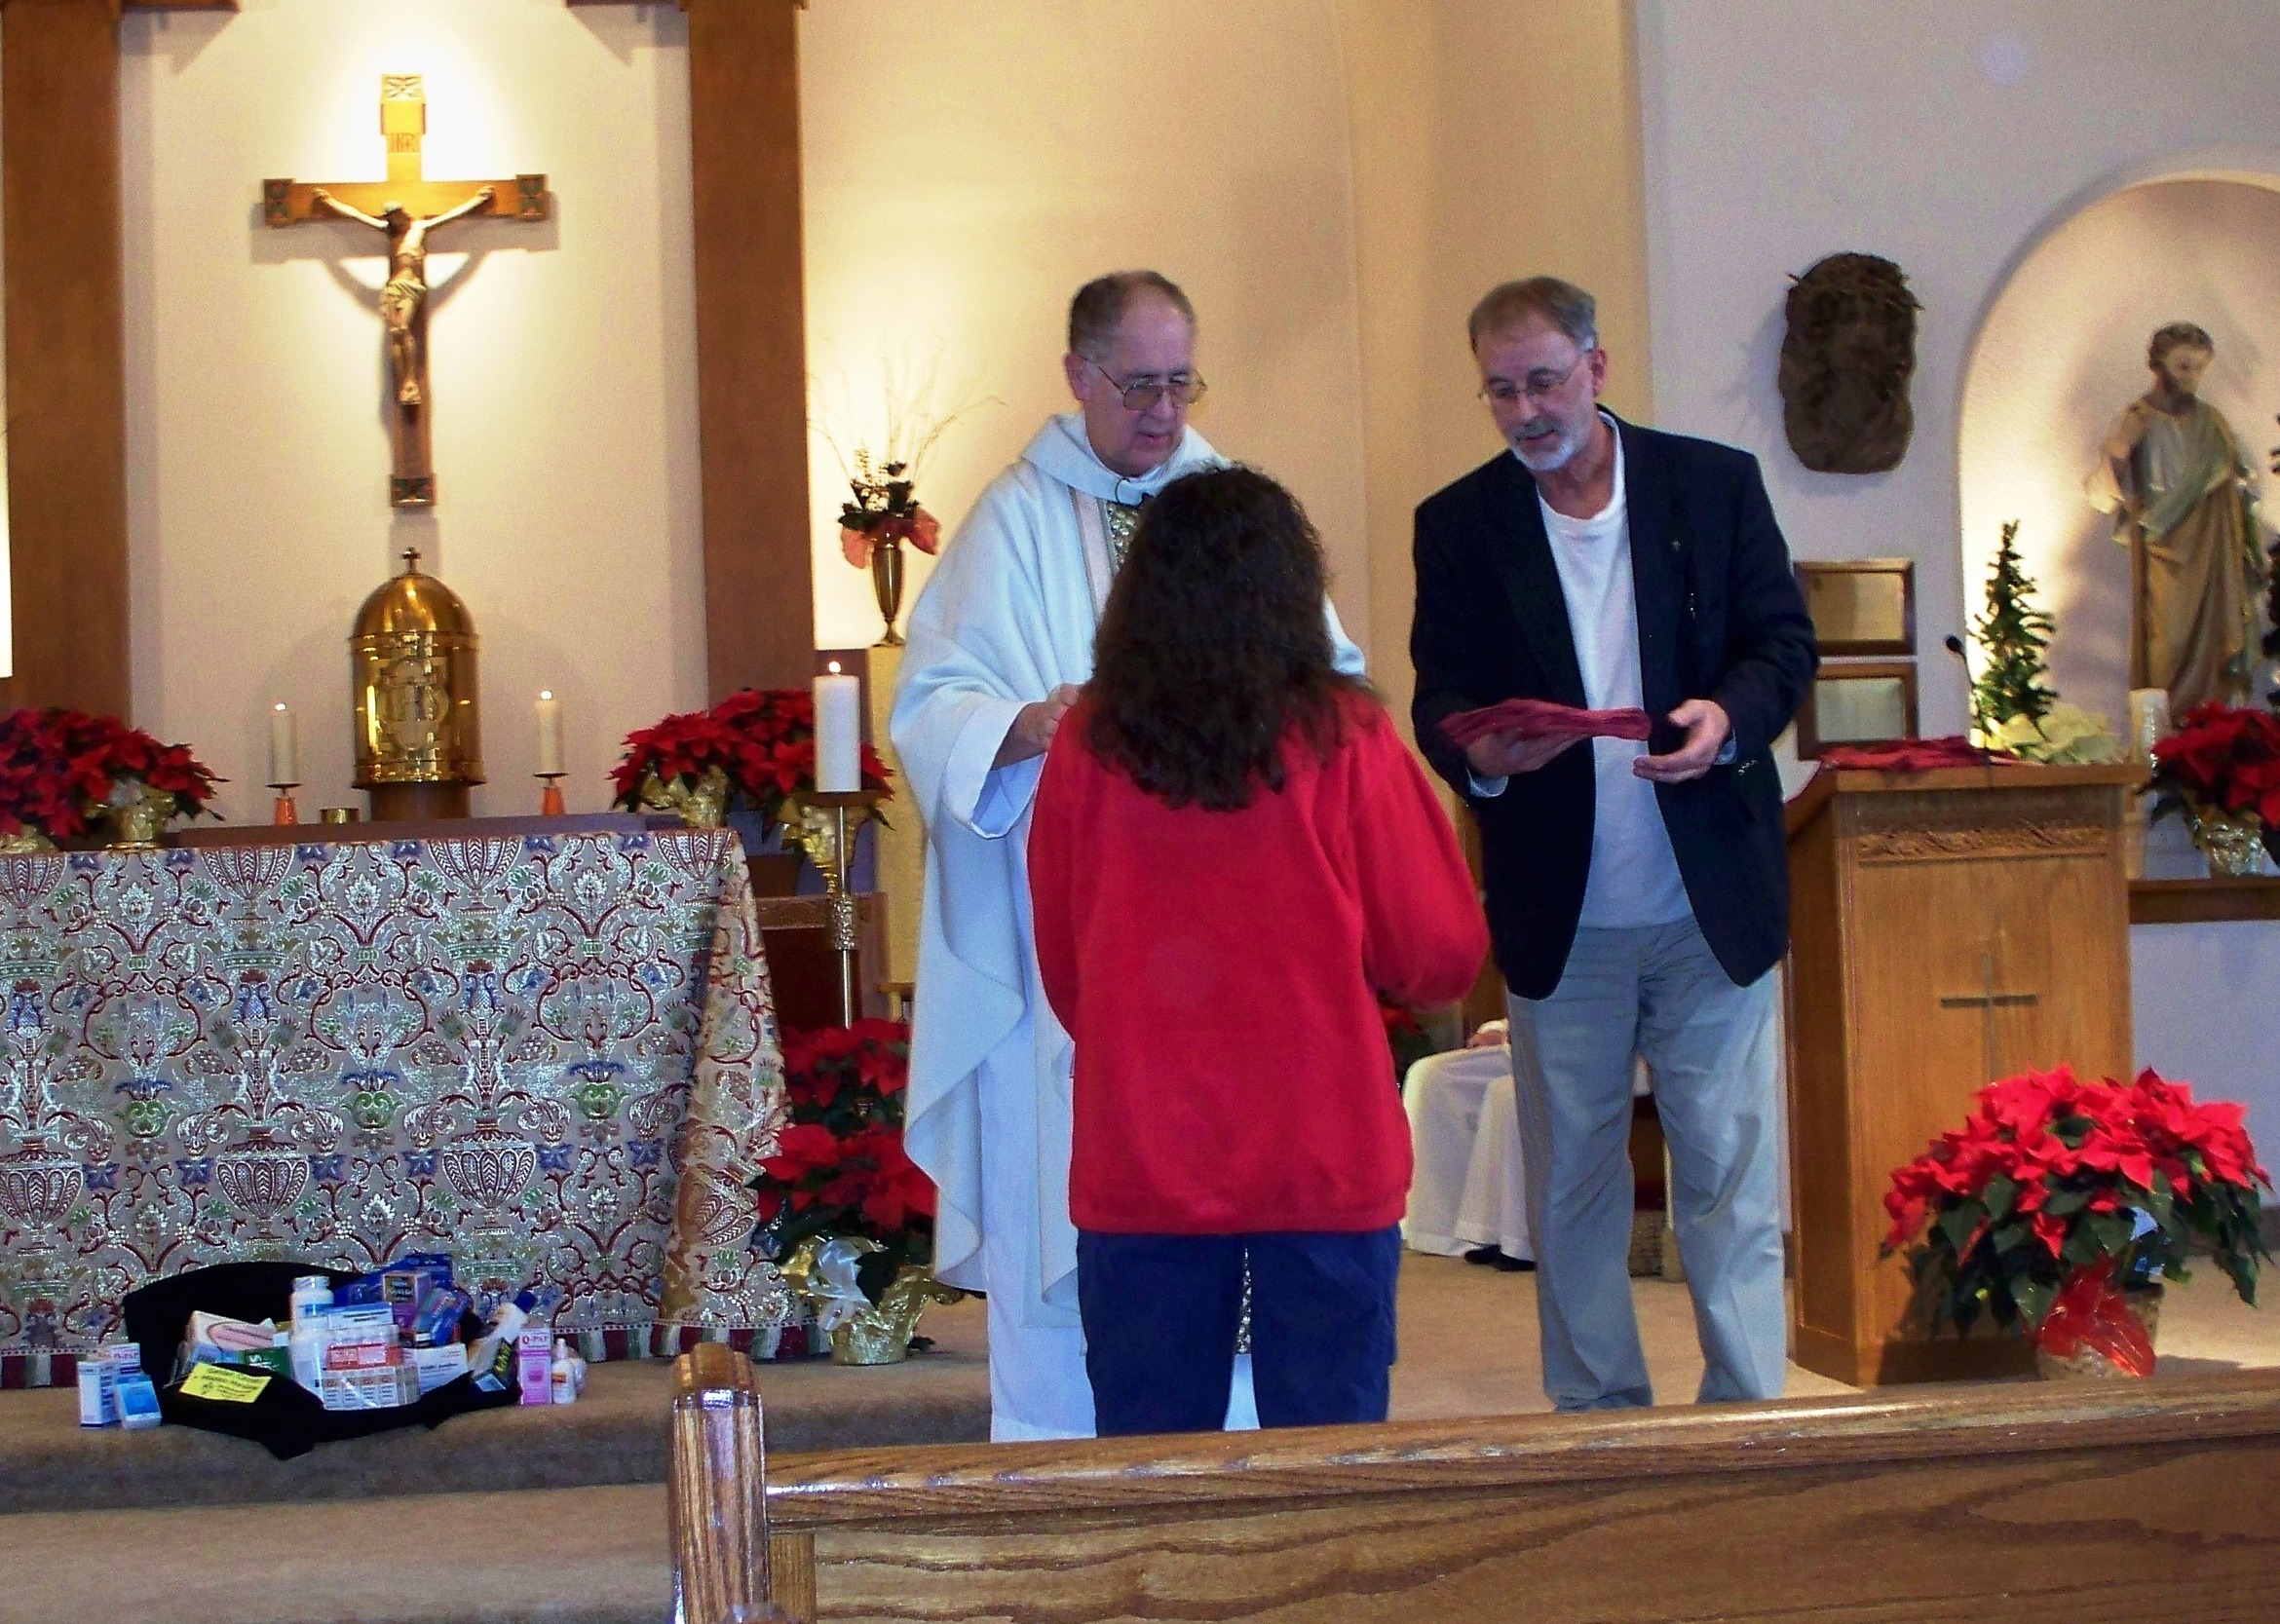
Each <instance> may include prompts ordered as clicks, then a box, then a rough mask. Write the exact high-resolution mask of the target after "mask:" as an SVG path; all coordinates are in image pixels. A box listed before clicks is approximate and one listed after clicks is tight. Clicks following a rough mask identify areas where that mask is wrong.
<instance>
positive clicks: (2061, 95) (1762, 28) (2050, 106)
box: [1637, 0, 2280, 733]
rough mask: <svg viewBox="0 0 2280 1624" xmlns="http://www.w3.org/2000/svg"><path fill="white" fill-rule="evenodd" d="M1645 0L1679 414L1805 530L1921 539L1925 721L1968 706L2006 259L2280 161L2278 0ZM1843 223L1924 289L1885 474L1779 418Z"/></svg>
mask: <svg viewBox="0 0 2280 1624" xmlns="http://www.w3.org/2000/svg"><path fill="white" fill-rule="evenodd" d="M1637 6H1638V19H1639V35H1640V74H1641V100H1642V106H1643V115H1644V120H1645V142H1646V148H1645V150H1646V176H1647V221H1648V242H1649V254H1650V270H1651V285H1652V289H1653V310H1654V397H1655V406H1656V412H1657V418H1658V421H1659V422H1660V423H1661V424H1662V425H1663V426H1664V427H1666V428H1672V429H1678V430H1682V431H1687V432H1691V433H1696V434H1710V435H1714V436H1716V437H1718V438H1722V439H1727V440H1730V441H1732V442H1734V443H1737V444H1740V445H1744V446H1747V447H1749V448H1750V449H1751V450H1753V451H1756V452H1757V453H1758V454H1759V455H1760V456H1761V457H1762V458H1763V459H1764V461H1765V465H1766V469H1767V478H1768V481H1769V483H1770V485H1771V487H1772V494H1773V501H1774V506H1775V509H1776V510H1777V511H1778V512H1779V513H1780V515H1781V518H1782V521H1783V524H1784V526H1785V527H1786V529H1787V530H1788V533H1789V536H1790V540H1791V544H1792V546H1793V548H1794V549H1795V550H1796V551H1797V552H1798V553H1799V554H1800V555H1802V556H1805V557H1823V558H1839V557H1848V556H1860V555H1868V554H1893V553H1905V554H1909V555H1912V556H1914V557H1916V558H1917V559H1918V561H1919V563H1918V583H1919V591H1920V592H1921V594H1922V601H1921V609H1922V613H1921V617H1920V621H1919V635H1920V637H1921V639H1922V648H1923V650H1924V654H1923V662H1924V672H1923V674H1924V678H1925V692H1924V700H1925V703H1924V724H1925V728H1926V731H1928V732H1941V733H1945V732H1956V731H1959V730H1960V728H1961V727H1962V725H1963V720H1964V699H1963V695H1964V685H1963V682H1962V679H1961V676H1960V673H1959V672H1958V671H1957V670H1955V669H1954V668H1953V665H1954V662H1953V661H1949V660H1947V658H1946V657H1945V656H1944V655H1942V654H1941V653H1940V650H1939V643H1940V639H1941V638H1942V637H1943V636H1945V635H1946V634H1948V633H1949V632H1951V631H1957V630H1959V629H1960V627H1961V624H1962V616H1963V609H1964V584H1963V581H1962V578H1961V574H1960V570H1959V557H1958V548H1959V531H1958V525H1959V515H1960V496H1959V489H1958V482H1957V433H1958V418H1959V410H1960V397H1961V389H1962V378H1963V369H1964V363H1965V358H1966V357H1967V355H1968V353H1969V350H1970V347H1971V344H1972V341H1973V336H1974V334H1975V333H1976V331H1977V329H1978V326H1979V323H1980V321H1981V319H1982V317H1983V316H1984V315H1985V313H1986V312H1987V310H1988V308H1989V306H1990V304H1991V303H1992V301H1993V300H1994V298H1995V293H1996V290H1997V288H1998V287H1999V286H2000V285H2001V283H2002V282H2003V281H2004V279H2005V277H2006V276H2007V274H2008V271H2009V269H2010V268H2011V267H2012V266H2013V265H2015V264H2016V263H2018V261H2019V260H2020V259H2021V257H2022V256H2023V255H2024V254H2025V253H2026V251H2027V250H2028V248H2029V247H2030V246H2031V245H2032V244H2033V241H2034V240H2036V239H2037V238H2038V236H2039V235H2041V234H2042V233H2043V232H2045V231H2047V230H2048V229H2049V228H2050V227H2052V226H2054V225H2056V224H2057V223H2058V222H2059V221H2061V220H2063V219H2065V218H2066V217H2068V216H2069V215H2071V214H2072V213H2073V212H2074V211H2075V210H2076V208H2079V206H2080V205H2081V204H2082V203H2084V202H2086V201H2088V200H2089V199H2091V198H2094V197H2096V196H2099V195H2102V194H2104V193H2106V192H2109V191H2112V190H2114V189H2116V188H2117V187H2118V186H2119V185H2121V184H2123V183H2125V182H2127V181H2130V180H2136V179H2147V178H2151V177H2153V176H2154V175H2156V174H2161V173H2178V172H2207V171H2210V170H2217V171H2225V170H2237V169H2242V168H2249V169H2262V170H2267V171H2268V172H2280V170H2275V169H2274V168H2273V166H2272V165H2271V164H2270V163H2269V162H2268V161H2266V160H2267V156H2268V153H2269V151H2270V150H2272V149H2280V95H2275V94H2274V92H2273V64H2274V62H2276V61H2280V6H2275V5H2273V4H2271V3H2270V0H2194V3H2193V4H2191V5H2189V6H2185V5H2170V6H2160V5H2147V4H2143V3H2141V0H2128V3H2124V0H2096V3H2089V0H2064V3H2061V0H1637ZM2258 149H2263V150H2262V152H2261V153H2260V152H2259V150H2258ZM1841 249H1860V250H1864V251H1868V252H1873V253H1881V254H1884V255H1887V256H1889V257H1891V258H1893V259H1896V260H1898V261H1899V263H1900V264H1901V266H1902V267H1903V268H1904V269H1906V270H1907V271H1908V273H1909V275H1910V277H1911V280H1912V282H1913V284H1914V286H1915V288H1916V292H1917V295H1918V297H1919V298H1920V299H1921V300H1922V301H1923V303H1924V306H1925V309H1924V312H1923V316H1922V322H1921V335H1920V340H1919V357H1920V364H1919V371H1918V374H1917V381H1916V388H1915V402H1916V413H1917V433H1916V442H1915V445H1914V447H1913V449H1912V450H1911V451H1910V453H1909V456H1908V460H1907V461H1906V462H1905V463H1904V464H1903V465H1902V466H1901V467H1900V468H1899V469H1897V470H1896V471H1894V472H1891V473H1887V474H1881V475H1874V476H1868V477H1857V476H1845V475H1840V474H1816V473H1811V472H1806V471H1805V469H1804V468H1803V467H1802V466H1801V465H1800V464H1799V463H1798V462H1797V460H1796V458H1795V457H1794V456H1793V455H1792V454H1791V453H1790V451H1789V450H1788V447H1787V443H1786V441H1785V440H1784V439H1783V436H1782V432H1781V408H1780V399H1779V397H1778V395H1777V393H1776V391H1775V389H1774V381H1773V380H1774V364H1775V357H1776V354H1777V352H1778V350H1779V347H1780V341H1781V332H1782V316H1781V309H1782V299H1783V296H1784V294H1785V293H1786V291H1787V288H1788V279H1789V278H1790V277H1791V276H1793V275H1795V274H1797V273H1799V272H1802V271H1804V270H1805V267H1806V266H1808V265H1809V264H1811V263H1812V262H1813V261H1814V260H1815V259H1818V258H1819V257H1821V256H1822V255H1824V254H1827V253H1832V252H1836V251H1838V250H1841ZM2144 337H2145V334H2144V333H2134V334H2133V333H2124V334H2119V335H2117V336H2116V340H2115V343H2116V346H2117V348H2126V347H2127V346H2128V345H2130V344H2138V343H2142V342H2143V340H2144ZM1977 587H1978V584H1977V583H1976V582H1974V583H1972V585H1971V589H1972V591H1973V593H1974V595H1976V592H1977Z"/></svg>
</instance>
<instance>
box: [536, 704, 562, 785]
mask: <svg viewBox="0 0 2280 1624" xmlns="http://www.w3.org/2000/svg"><path fill="white" fill-rule="evenodd" d="M538 733H539V745H538V770H539V774H540V775H541V776H542V777H543V776H545V775H546V774H550V773H560V772H561V771H562V701H561V700H560V699H555V698H554V691H553V690H552V689H551V688H549V689H546V690H543V691H542V692H541V693H540V695H539V697H538Z"/></svg>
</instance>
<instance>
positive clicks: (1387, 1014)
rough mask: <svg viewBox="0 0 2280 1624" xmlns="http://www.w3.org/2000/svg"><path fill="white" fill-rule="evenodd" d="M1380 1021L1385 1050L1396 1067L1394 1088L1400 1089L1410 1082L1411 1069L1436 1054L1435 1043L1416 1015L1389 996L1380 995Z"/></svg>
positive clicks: (1414, 1011)
mask: <svg viewBox="0 0 2280 1624" xmlns="http://www.w3.org/2000/svg"><path fill="white" fill-rule="evenodd" d="M1378 1019H1379V1020H1380V1021H1381V1022H1383V1023H1384V1024H1385V1028H1386V1049H1387V1054H1388V1055H1389V1056H1390V1057H1391V1059H1392V1063H1393V1086H1394V1087H1396V1088H1398V1087H1400V1086H1401V1085H1402V1083H1403V1082H1404V1081H1406V1080H1407V1078H1408V1076H1409V1069H1410V1067H1412V1066H1414V1065H1416V1064H1417V1063H1418V1062H1419V1061H1421V1060H1423V1059H1424V1058H1425V1056H1426V1055H1428V1054H1430V1053H1432V1052H1433V1040H1432V1039H1431V1038H1430V1037H1428V1036H1427V1035H1426V1033H1425V1024H1424V1023H1423V1022H1421V1021H1420V1020H1419V1019H1418V1018H1417V1011H1416V1010H1414V1009H1412V1008H1410V1007H1409V1005H1408V1004H1406V1003H1403V1002H1402V1001H1400V1000H1399V999H1397V998H1395V997H1393V996H1392V995H1391V994H1390V993H1385V992H1381V993H1380V994H1379V995H1378Z"/></svg>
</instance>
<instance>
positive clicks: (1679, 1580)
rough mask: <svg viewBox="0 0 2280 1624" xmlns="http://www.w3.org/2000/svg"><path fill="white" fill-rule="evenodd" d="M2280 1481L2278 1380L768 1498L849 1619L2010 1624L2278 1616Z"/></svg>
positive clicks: (1293, 1439) (1350, 1439)
mask: <svg viewBox="0 0 2280 1624" xmlns="http://www.w3.org/2000/svg"><path fill="white" fill-rule="evenodd" d="M723 1356H725V1350H723ZM700 1384H701V1383H700ZM679 1443H680V1441H679V1440H676V1450H678V1448H679ZM692 1469H694V1468H693V1467H692ZM682 1474H683V1466H682V1464H681V1462H679V1461H678V1460H676V1465H675V1481H676V1483H678V1482H680V1481H681V1480H682ZM2276 1492H2280V1373H2261V1372H2260V1373H2244V1374H2240V1375H2235V1376H2223V1377H2213V1378H2204V1379H2195V1380H2189V1381H2177V1382H2163V1383H2160V1384H2158V1385H2151V1384H2134V1383H2133V1384H2126V1385H2111V1384H2105V1383H2096V1382H2083V1383H2078V1384H2072V1383H2063V1384H2051V1385H2042V1384H2033V1383H2018V1384H2004V1385H1989V1386H1979V1387H1964V1388H1942V1389H1929V1390H1913V1391H1909V1392H1906V1393H1905V1394H1904V1395H1901V1396H1882V1395H1877V1396H1867V1397H1861V1398H1857V1399H1843V1400H1816V1401H1809V1402H1805V1401H1801V1402H1784V1403H1777V1404H1766V1405H1748V1406H1738V1405H1737V1406H1710V1407H1702V1408H1699V1409H1695V1408H1686V1409H1670V1410H1658V1411H1653V1412H1629V1413H1601V1414H1596V1415H1589V1416H1495V1417H1487V1418H1483V1419H1480V1420H1467V1421H1436V1422H1418V1423H1394V1424H1388V1425H1385V1426H1370V1427H1349V1428H1324V1429H1320V1430H1313V1431H1299V1432H1283V1433H1267V1434H1260V1433H1251V1434H1230V1435H1225V1436H1221V1435H1201V1436H1196V1437H1180V1438H1154V1439H1137V1440H1102V1441H1090V1440H1088V1441H1083V1442H1078V1443H1066V1444H1021V1445H1010V1444H1007V1445H972V1446H961V1447H953V1448H937V1449H914V1450H880V1451H869V1452H842V1453H829V1454H808V1455H794V1456H781V1457H779V1459H778V1460H777V1462H776V1471H775V1474H774V1477H773V1479H772V1480H771V1481H770V1483H769V1485H768V1489H767V1493H766V1497H765V1503H766V1506H767V1509H768V1514H769V1519H770V1526H771V1537H770V1541H769V1548H770V1549H772V1550H773V1552H774V1566H775V1578H776V1591H775V1594H776V1599H777V1601H778V1602H779V1604H781V1605H783V1607H784V1608H785V1610H786V1611H788V1612H789V1613H790V1614H792V1615H793V1616H794V1617H797V1618H800V1619H827V1620H831V1621H833V1624H837V1621H840V1620H854V1619H877V1620H909V1621H917V1620H928V1621H936V1620H947V1619H998V1618H1005V1619H1019V1620H1022V1621H1023V1624H1090V1621H1092V1620H1106V1619H1180V1620H1195V1619H1211V1620H1215V1621H1226V1620H1246V1619H1254V1618H1258V1619H1264V1618H1268V1617H1270V1616H1272V1617H1273V1618H1274V1619H1276V1620H1277V1621H1278V1624H1280V1621H1309V1624H1311V1621H1313V1620H1321V1621H1324V1624H1328V1621H1330V1620H1339V1621H1342V1624H1343V1621H1347V1620H1355V1619H1361V1620H1377V1619H1383V1620H1386V1621H1387V1624H1393V1621H1396V1620H1398V1621H1401V1624H1410V1621H1413V1620H1415V1619H1417V1618H1419V1617H1427V1618H1430V1619H1432V1620H1433V1621H1434V1624H1469V1621H1471V1620H1482V1621H1486V1620H1492V1619H1493V1620H1498V1621H1500V1624H1502V1621H1508V1620H1513V1619H1526V1620H1531V1621H1536V1620H1544V1621H1566V1620H1574V1621H1577V1624H1581V1621H1583V1620H1606V1619H1622V1620H1627V1621H1645V1624H1652V1621H1655V1620H1672V1621H1676V1620H1680V1619H1702V1618H1722V1619H1749V1618H1755V1619H1776V1618H1777V1619H1784V1620H1796V1619H1805V1620H1840V1619H1842V1620H1848V1621H1859V1624H1867V1621H1870V1620H1876V1621H1889V1624H1898V1621H1901V1620H1907V1621H1910V1624H1919V1621H1924V1624H1929V1621H1948V1620H1953V1621H1957V1624H1961V1621H1964V1620H1969V1621H1971V1624H1990V1621H1997V1620H2006V1619H2019V1620H2027V1619H2035V1620H2044V1619H2050V1618H2067V1619H2090V1618H2097V1619H2116V1620H2120V1619H2136V1618H2143V1617H2149V1616H2155V1615H2161V1614H2176V1613H2179V1612H2181V1611H2187V1610H2189V1611H2191V1612H2193V1613H2195V1614H2196V1615H2198V1616H2203V1617H2209V1618H2224V1619H2232V1618H2241V1619H2246V1618H2250V1617H2264V1616H2270V1615H2271V1614H2272V1611H2273V1610H2274V1609H2275V1608H2280V1595H2276V1594H2275V1588H2274V1587H2275V1585H2276V1584H2280V1530H2275V1528H2274V1527H2273V1524H2274V1519H2273V1517H2272V1515H2271V1514H2270V1512H2269V1510H2268V1509H2267V1508H2269V1507H2271V1506H2273V1505H2275V1504H2280V1498H2276ZM722 1497H723V1496H722V1495H721V1494H720V1493H718V1492H716V1493H715V1494H714V1496H713V1498H714V1501H715V1503H717V1502H718V1501H719V1500H720V1499H721V1498H722ZM675 1539H676V1546H675V1548H676V1552H680V1551H683V1550H686V1549H691V1548H692V1547H690V1546H688V1545H687V1544H686V1543H685V1542H684V1540H683V1530H679V1529H676V1530H675ZM708 1560H709V1559H708ZM755 1594H757V1593H756V1592H755ZM691 1616H692V1617H694V1616H695V1615H691Z"/></svg>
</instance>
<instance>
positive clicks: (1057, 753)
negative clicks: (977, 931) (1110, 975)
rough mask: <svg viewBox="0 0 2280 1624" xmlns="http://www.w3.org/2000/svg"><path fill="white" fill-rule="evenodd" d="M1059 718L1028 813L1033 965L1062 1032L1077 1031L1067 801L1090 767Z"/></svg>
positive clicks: (1074, 734) (1074, 733)
mask: <svg viewBox="0 0 2280 1624" xmlns="http://www.w3.org/2000/svg"><path fill="white" fill-rule="evenodd" d="M1071 720H1072V718H1069V717H1064V718H1063V719H1062V725H1061V727H1060V729H1059V730H1058V731H1057V732H1056V733H1055V734H1054V736H1053V744H1052V748H1051V749H1050V750H1048V751H1046V752H1045V771H1044V773H1043V774H1041V775H1040V776H1039V778H1038V781H1037V797H1036V799H1035V800H1034V801H1032V802H1031V804H1030V812H1029V906H1030V917H1031V921H1032V928H1033V931H1034V934H1035V939H1036V942H1037V967H1038V973H1039V976H1040V978H1041V979H1042V980H1043V982H1044V983H1045V1001H1046V1002H1047V1003H1049V1004H1051V1005H1052V1007H1053V1013H1054V1015H1056V1016H1057V1017H1059V1019H1060V1022H1061V1026H1062V1027H1063V1029H1064V1030H1067V1031H1070V1032H1074V1031H1075V1030H1076V1029H1077V921H1076V898H1075V897H1074V896H1073V895H1072V894H1071V891H1070V881H1071V878H1072V870H1071V862H1072V856H1073V846H1072V841H1071V835H1072V829H1071V823H1070V817H1069V797H1070V792H1071V789H1072V787H1073V784H1074V782H1075V780H1076V779H1077V778H1079V777H1080V776H1082V775H1083V773H1084V772H1085V771H1086V769H1087V767H1088V766H1089V764H1090V758H1089V757H1087V756H1086V755H1085V754H1084V752H1083V749H1082V748H1081V747H1080V745H1079V743H1078V739H1077V732H1078V730H1077V729H1076V728H1074V727H1072V726H1070V725H1069V724H1070V721H1071Z"/></svg>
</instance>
